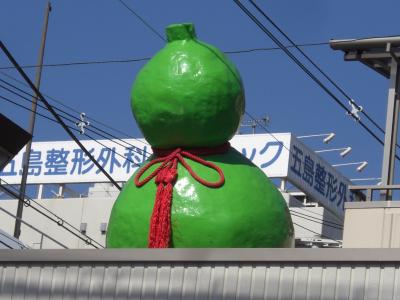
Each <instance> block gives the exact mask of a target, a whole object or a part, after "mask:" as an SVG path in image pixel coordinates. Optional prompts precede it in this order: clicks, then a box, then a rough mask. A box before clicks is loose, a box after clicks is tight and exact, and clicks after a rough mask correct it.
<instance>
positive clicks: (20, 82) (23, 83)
mask: <svg viewBox="0 0 400 300" xmlns="http://www.w3.org/2000/svg"><path fill="white" fill-rule="evenodd" d="M0 73H1V74H3V75H4V76H6V77H7V78H9V79H11V80H13V81H15V82H17V83H19V84H21V85H23V86H27V84H26V83H25V82H22V81H20V80H18V79H16V78H14V77H13V76H11V75H8V74H7V73H4V72H2V71H0ZM1 81H2V82H4V83H6V84H7V85H9V86H11V87H13V88H15V89H17V90H19V91H21V92H23V93H24V94H26V95H28V96H31V97H32V94H30V93H27V92H26V91H24V90H22V89H19V88H18V87H16V86H15V85H12V84H10V83H8V82H6V81H4V80H1ZM43 95H45V96H46V97H47V98H49V99H51V100H53V101H54V102H56V103H58V104H60V105H61V106H63V107H65V108H67V109H69V110H70V111H72V112H75V113H77V114H80V113H81V112H80V111H78V110H76V109H74V108H73V107H71V106H68V105H66V104H64V103H63V102H62V101H59V100H57V99H55V98H54V97H51V96H49V95H47V94H44V93H43ZM29 101H30V102H31V100H29ZM53 107H54V108H55V109H57V110H58V111H61V112H64V113H66V112H65V111H64V110H62V109H60V108H59V107H56V106H54V105H53ZM69 115H70V116H72V117H73V118H76V117H75V116H73V115H71V114H69ZM86 117H87V119H89V120H90V121H93V122H95V123H97V124H100V125H101V126H103V127H105V128H107V129H110V130H112V131H114V132H118V133H119V134H122V135H124V136H125V137H126V138H129V139H134V140H136V141H138V142H140V143H142V144H144V145H148V146H150V145H149V144H148V143H146V142H145V141H142V140H140V139H137V138H135V137H131V136H129V134H127V133H125V132H123V131H121V130H119V129H116V128H113V127H111V126H110V125H107V124H105V123H103V122H101V121H98V120H96V119H94V118H92V117H88V116H86ZM77 120H79V119H78V118H77ZM91 127H94V128H97V127H95V126H94V125H92V126H91ZM97 129H98V130H101V129H100V128H97ZM103 132H104V131H103ZM107 134H108V133H107ZM109 135H110V136H112V137H113V138H115V139H118V138H117V137H115V136H113V135H111V134H109Z"/></svg>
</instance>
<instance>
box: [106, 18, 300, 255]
mask: <svg viewBox="0 0 400 300" xmlns="http://www.w3.org/2000/svg"><path fill="white" fill-rule="evenodd" d="M167 36H168V41H169V42H168V44H167V45H166V46H165V48H163V49H162V50H161V51H160V52H159V53H157V54H156V55H155V56H154V57H153V58H152V59H151V60H150V61H149V62H148V63H147V64H146V65H145V66H144V67H143V69H142V70H141V71H140V73H139V74H138V76H137V78H136V80H135V84H134V86H133V89H132V100H131V105H132V110H133V113H134V116H135V119H136V121H137V123H138V125H139V127H140V128H141V130H142V132H143V135H144V136H145V138H146V139H147V140H148V141H149V142H150V144H151V145H152V146H153V147H158V148H174V147H197V146H215V145H221V144H223V143H225V142H226V141H228V140H229V139H230V138H231V137H232V136H233V135H234V133H235V132H236V129H237V127H238V125H239V122H240V119H241V116H242V115H243V112H244V92H243V87H242V83H241V79H240V75H239V73H238V71H237V70H236V68H235V67H234V66H233V65H232V64H231V63H230V62H229V61H228V60H227V59H226V58H225V56H224V55H223V54H222V53H221V52H220V51H219V50H218V49H216V48H214V47H213V46H210V45H207V44H205V43H203V42H200V41H198V40H197V39H196V38H195V31H194V27H193V26H192V25H190V24H181V25H172V26H169V27H168V28H167ZM202 158H203V159H205V160H208V161H211V162H213V163H215V164H216V165H218V166H219V167H221V169H222V170H223V172H224V175H225V184H224V185H223V186H222V187H220V188H215V189H213V188H209V187H206V186H203V185H201V184H200V183H198V182H197V181H195V179H193V178H192V177H191V175H190V174H189V173H188V171H187V170H186V169H185V168H184V167H183V166H182V165H180V164H179V165H178V180H177V182H176V183H175V185H174V191H173V200H172V208H171V228H172V230H171V244H170V246H171V247H290V246H292V245H293V225H292V221H291V218H290V214H289V211H288V209H287V206H286V203H285V201H284V200H283V198H282V195H281V194H280V192H279V191H278V190H277V188H276V187H275V186H274V185H273V184H272V183H271V182H270V181H269V179H268V178H267V177H266V176H265V174H264V173H263V172H262V171H261V170H260V169H259V168H258V167H256V166H255V165H254V164H253V163H251V161H249V160H248V159H247V158H245V157H244V156H243V155H241V154H240V153H239V152H237V151H236V150H234V149H233V148H231V149H230V150H229V152H228V153H226V154H221V155H212V156H205V157H202ZM187 162H188V163H189V165H190V166H191V167H192V168H193V170H194V171H195V172H196V173H198V174H199V175H200V176H201V177H202V178H204V179H205V180H207V181H216V180H217V179H218V175H217V173H216V172H215V171H214V170H212V169H209V168H207V167H205V166H203V165H200V164H198V163H196V162H193V161H191V160H188V159H187ZM156 167H157V166H153V167H152V168H150V170H148V171H147V172H146V173H147V174H150V172H151V171H153V170H154V169H155V168H156ZM146 173H145V174H144V176H143V177H142V178H144V177H145V176H146V175H147V174H146ZM156 189H157V186H156V184H155V183H154V180H152V181H150V182H148V183H147V184H146V185H144V186H143V187H141V188H138V187H136V186H135V184H134V182H133V177H132V178H131V179H130V180H129V181H128V182H127V183H126V185H125V186H124V188H123V190H122V192H121V193H120V195H119V197H118V199H117V200H116V202H115V204H114V207H113V209H112V213H111V216H110V221H109V226H108V231H107V241H106V244H107V247H109V248H121V247H127V248H130V247H143V248H144V247H147V241H148V234H149V224H150V217H151V214H152V210H153V206H154V200H155V195H156Z"/></svg>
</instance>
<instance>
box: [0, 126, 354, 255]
mask: <svg viewBox="0 0 400 300" xmlns="http://www.w3.org/2000/svg"><path fill="white" fill-rule="evenodd" d="M124 142H125V143H126V144H127V146H128V145H131V146H129V147H123V146H124V145H122V146H121V145H116V144H114V143H113V141H110V140H102V141H101V144H103V145H104V146H101V147H99V144H97V143H95V142H93V141H87V142H85V146H86V147H87V148H88V149H94V150H93V153H94V155H95V157H96V158H97V160H98V161H99V162H100V163H101V164H102V165H103V167H104V168H105V169H106V170H107V171H108V172H109V173H110V174H111V176H112V177H113V178H114V180H116V181H118V182H120V183H123V182H125V181H127V180H128V179H129V176H130V175H131V174H132V173H133V172H134V170H135V169H136V168H137V166H136V165H135V163H138V164H140V163H142V162H143V161H144V159H145V158H146V156H147V155H148V153H149V152H150V151H151V148H150V146H148V145H146V144H145V142H144V141H143V140H124ZM231 144H232V146H234V147H235V148H236V149H237V150H239V151H240V152H242V153H243V154H244V155H246V156H247V157H248V158H250V159H251V160H252V161H253V162H254V163H255V164H257V165H258V166H259V167H260V168H261V169H262V170H263V171H264V172H265V173H266V174H267V176H268V177H270V178H271V179H272V180H274V181H276V182H277V184H278V185H279V188H280V190H281V192H282V195H283V196H284V198H285V200H286V201H287V204H288V206H289V209H290V211H291V215H292V220H293V222H294V226H295V236H296V243H297V246H298V247H339V246H340V244H341V243H340V241H341V239H342V228H343V204H344V201H349V200H351V199H352V195H350V193H349V192H348V190H347V186H348V185H349V184H350V182H349V180H348V179H346V178H345V177H344V176H343V175H341V174H340V173H339V172H337V171H336V170H335V169H334V168H333V167H332V166H330V165H329V164H328V163H327V162H326V161H324V160H323V159H322V158H321V157H319V156H318V155H317V154H315V152H313V151H312V150H310V149H309V148H308V147H306V146H305V145H304V144H303V143H301V142H300V141H299V140H298V139H296V138H295V137H294V136H293V135H292V134H290V133H283V134H274V135H269V134H259V135H239V136H235V137H234V138H233V139H232V141H231ZM32 149H33V152H32V153H33V155H31V162H30V170H29V172H30V176H29V177H28V183H29V184H31V185H32V184H35V185H38V189H37V191H38V194H37V196H36V199H34V201H29V200H25V201H26V204H30V205H29V206H30V207H25V208H24V211H23V218H22V220H23V221H24V222H25V223H23V224H22V230H21V236H20V240H21V241H22V242H23V243H24V244H25V245H27V246H28V247H31V248H41V249H43V248H44V249H45V248H63V247H65V248H93V246H95V247H98V248H100V247H101V246H104V245H105V236H106V232H107V222H108V219H109V215H110V212H111V208H112V206H113V203H114V201H115V199H116V198H117V196H118V190H117V189H116V188H115V187H113V186H112V184H110V183H104V181H105V178H104V175H102V174H101V173H97V170H96V168H95V167H93V165H91V163H90V161H89V160H88V159H87V158H85V157H84V156H83V154H82V152H81V150H80V149H79V148H77V146H76V145H74V144H73V142H41V143H34V144H33V148H32ZM117 153H118V154H121V156H117V155H116V154H117ZM57 155H58V158H57V157H56V156H57ZM60 157H61V158H60ZM56 158H57V159H58V160H57V159H56ZM21 160H22V153H20V154H19V155H18V156H17V157H16V158H15V159H14V160H13V161H12V162H11V163H10V164H9V165H8V166H7V167H6V168H5V169H4V170H3V173H2V174H1V175H2V176H1V177H0V178H1V179H2V180H3V182H2V183H3V185H5V186H7V184H6V183H8V184H18V183H19V182H20V175H19V172H18V170H19V169H20V166H21ZM321 172H322V174H321ZM322 176H324V177H322ZM74 183H94V185H93V184H92V185H91V187H90V188H89V189H88V192H87V194H86V193H84V195H79V193H76V192H74V191H73V190H71V189H69V187H68V184H74ZM333 183H334V184H335V185H334V186H333ZM49 184H51V185H52V188H53V193H52V194H51V197H49V193H48V192H47V193H46V192H44V190H45V189H44V188H43V187H46V186H47V185H49ZM54 185H58V190H57V188H56V189H55V190H54ZM8 187H9V189H11V186H10V185H9V186H8ZM287 189H290V190H287ZM322 189H323V190H322ZM333 193H335V194H333ZM14 198H15V197H14ZM332 200H334V201H332ZM17 204H18V201H17V200H15V199H9V200H2V201H0V214H1V215H2V217H1V218H0V228H1V229H2V230H4V231H5V232H7V233H9V234H12V233H13V230H14V223H15V219H14V217H13V216H15V214H16V209H17ZM7 213H8V214H7ZM266 230H267V229H266ZM57 242H58V243H57Z"/></svg>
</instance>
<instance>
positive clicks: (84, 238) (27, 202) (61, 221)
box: [0, 179, 104, 248]
mask: <svg viewBox="0 0 400 300" xmlns="http://www.w3.org/2000/svg"><path fill="white" fill-rule="evenodd" d="M2 181H3V182H5V183H6V184H7V186H9V187H11V188H12V189H13V190H14V191H15V192H14V191H12V190H11V189H9V188H7V187H5V186H4V185H3V184H0V188H1V189H3V190H4V191H5V192H6V193H8V194H9V195H10V196H12V197H15V198H16V199H18V198H19V197H18V194H17V192H18V189H17V188H15V187H13V186H12V185H10V184H8V183H7V182H6V181H5V180H3V179H2ZM22 201H23V202H24V205H25V206H28V207H30V208H32V209H33V210H35V211H36V212H38V213H40V214H41V215H43V216H44V217H46V218H48V219H49V220H51V221H53V222H54V223H56V224H57V225H58V226H60V227H63V228H64V229H65V230H67V231H68V232H69V233H71V234H73V235H74V236H76V237H77V238H79V239H80V240H82V241H84V242H85V243H86V244H88V245H92V246H93V247H94V248H99V247H100V248H104V247H103V246H102V245H101V244H100V243H98V242H96V241H95V240H94V239H92V238H91V237H89V236H88V235H86V234H83V233H82V232H81V231H80V230H79V229H78V228H76V227H75V226H73V225H72V224H71V223H69V222H67V221H66V220H65V219H63V218H61V217H59V216H58V215H56V214H55V213H53V212H52V211H51V210H49V209H47V208H46V207H44V206H43V205H41V204H39V203H38V202H37V201H34V200H33V199H32V198H29V197H28V196H27V195H26V194H24V195H23V200H22ZM32 203H33V204H34V205H36V206H39V207H40V208H41V209H43V210H44V211H46V212H47V213H50V214H51V215H53V216H54V217H55V219H54V218H53V217H51V216H50V215H48V214H46V213H45V212H43V211H41V210H40V209H38V208H36V207H34V206H32ZM65 224H67V225H68V226H69V227H71V228H72V230H71V229H70V228H67V227H66V226H65ZM73 230H75V231H77V232H79V234H78V233H76V232H74V231H73ZM94 243H95V244H97V245H98V246H96V245H94Z"/></svg>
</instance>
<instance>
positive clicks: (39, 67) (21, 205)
mask: <svg viewBox="0 0 400 300" xmlns="http://www.w3.org/2000/svg"><path fill="white" fill-rule="evenodd" d="M50 11H51V4H50V1H49V2H47V5H46V9H45V14H44V23H43V30H42V40H41V44H40V49H39V58H38V64H37V68H36V73H35V86H36V88H37V89H39V88H40V79H41V76H42V68H43V57H44V49H45V45H46V36H47V27H48V23H49V15H50ZM37 101H38V95H35V96H34V97H33V98H32V113H31V117H30V120H29V127H28V132H29V133H30V134H31V135H33V131H34V128H35V119H36V107H37ZM31 148H32V140H30V141H29V142H28V143H27V144H26V150H25V156H24V158H23V162H22V178H21V186H20V190H19V198H18V208H17V218H16V219H15V227H14V237H15V238H19V236H20V235H21V218H22V210H23V208H24V198H25V191H26V182H27V178H28V170H29V158H30V153H31Z"/></svg>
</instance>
